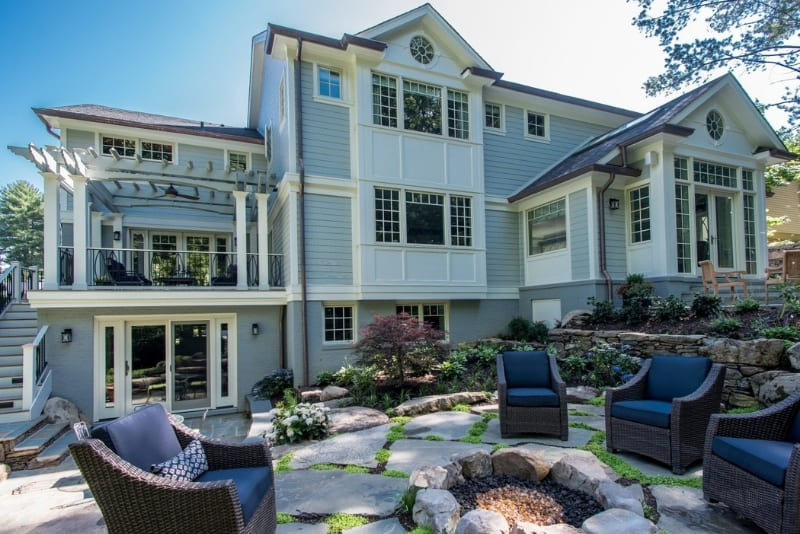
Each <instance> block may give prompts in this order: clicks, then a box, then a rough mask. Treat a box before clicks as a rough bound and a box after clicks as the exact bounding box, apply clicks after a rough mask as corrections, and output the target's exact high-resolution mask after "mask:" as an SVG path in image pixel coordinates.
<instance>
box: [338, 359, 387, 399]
mask: <svg viewBox="0 0 800 534" xmlns="http://www.w3.org/2000/svg"><path fill="white" fill-rule="evenodd" d="M333 377H334V384H336V385H337V386H341V387H343V388H348V389H349V390H350V393H351V394H352V395H353V396H354V397H359V398H362V397H365V396H368V395H369V394H370V393H372V392H373V391H374V390H375V379H376V378H377V377H378V371H377V369H375V368H374V367H369V366H368V367H356V366H354V365H350V364H348V363H345V364H344V365H343V366H342V367H341V368H340V369H339V370H338V371H336V372H335V373H334V374H333Z"/></svg>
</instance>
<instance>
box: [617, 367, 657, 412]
mask: <svg viewBox="0 0 800 534" xmlns="http://www.w3.org/2000/svg"><path fill="white" fill-rule="evenodd" d="M652 363H653V362H652V360H649V359H648V360H645V361H644V362H643V363H642V368H641V369H639V372H638V373H636V375H634V377H633V378H631V379H630V380H628V381H627V382H626V383H625V384H623V385H621V386H617V387H615V388H608V389H607V390H606V406H608V407H610V406H611V404H612V403H614V402H620V401H626V400H641V399H643V398H644V394H645V392H646V390H647V373H648V372H650V366H651V365H652Z"/></svg>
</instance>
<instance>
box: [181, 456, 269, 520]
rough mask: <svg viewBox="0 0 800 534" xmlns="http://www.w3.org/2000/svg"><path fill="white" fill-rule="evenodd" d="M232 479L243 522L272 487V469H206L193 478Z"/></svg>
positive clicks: (203, 479)
mask: <svg viewBox="0 0 800 534" xmlns="http://www.w3.org/2000/svg"><path fill="white" fill-rule="evenodd" d="M218 480H233V482H234V484H236V491H238V492H239V501H240V502H241V503H242V515H243V516H244V522H245V524H246V523H247V522H248V521H250V518H251V517H253V513H254V512H255V511H256V509H257V508H258V503H260V502H261V499H263V498H264V495H265V494H266V493H267V491H268V490H269V489H270V488H271V487H272V471H271V470H270V469H269V467H239V468H236V469H218V470H217V471H206V472H205V473H203V474H202V475H200V476H199V477H197V478H196V479H195V482H216V481H218Z"/></svg>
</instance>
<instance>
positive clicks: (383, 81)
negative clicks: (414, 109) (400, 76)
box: [372, 74, 397, 128]
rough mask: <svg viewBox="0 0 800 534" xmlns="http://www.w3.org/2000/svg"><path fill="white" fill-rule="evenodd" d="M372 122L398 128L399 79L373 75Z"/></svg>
mask: <svg viewBox="0 0 800 534" xmlns="http://www.w3.org/2000/svg"><path fill="white" fill-rule="evenodd" d="M372 122H373V124H377V125H379V126H389V127H391V128H397V79H396V78H393V77H392V76H386V75H384V74H373V75H372Z"/></svg>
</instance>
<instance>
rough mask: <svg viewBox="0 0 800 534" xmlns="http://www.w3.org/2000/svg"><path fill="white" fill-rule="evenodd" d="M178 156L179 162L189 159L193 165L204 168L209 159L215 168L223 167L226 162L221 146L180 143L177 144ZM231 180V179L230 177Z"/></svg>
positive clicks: (220, 168)
mask: <svg viewBox="0 0 800 534" xmlns="http://www.w3.org/2000/svg"><path fill="white" fill-rule="evenodd" d="M178 157H179V158H180V160H181V161H180V163H186V162H187V161H191V162H193V163H194V165H195V167H198V168H205V165H206V162H208V161H210V162H211V164H212V165H213V166H214V169H216V170H222V169H224V168H225V165H226V164H227V162H226V161H225V151H224V150H222V149H221V148H209V147H206V146H195V145H186V144H183V143H181V144H180V145H178ZM231 180H233V179H232V178H231Z"/></svg>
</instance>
